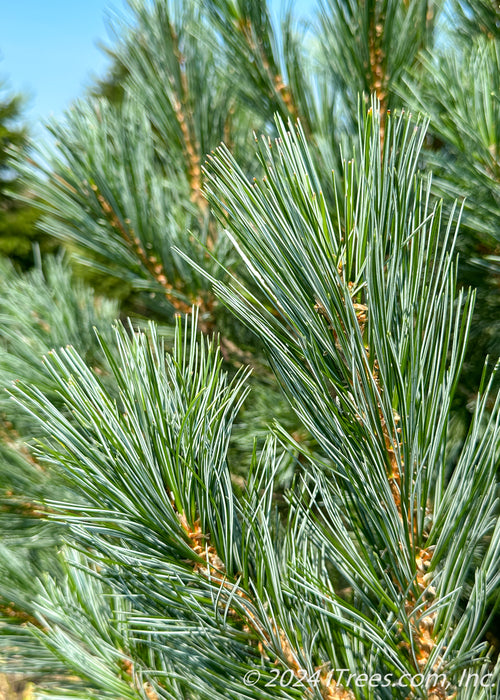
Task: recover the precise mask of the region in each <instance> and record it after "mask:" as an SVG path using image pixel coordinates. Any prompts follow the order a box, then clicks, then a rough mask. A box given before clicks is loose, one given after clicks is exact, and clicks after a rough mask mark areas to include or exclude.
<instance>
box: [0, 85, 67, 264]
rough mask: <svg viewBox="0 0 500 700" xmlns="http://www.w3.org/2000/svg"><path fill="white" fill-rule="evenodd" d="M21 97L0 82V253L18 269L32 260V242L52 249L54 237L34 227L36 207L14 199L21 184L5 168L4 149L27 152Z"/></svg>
mask: <svg viewBox="0 0 500 700" xmlns="http://www.w3.org/2000/svg"><path fill="white" fill-rule="evenodd" d="M24 105H25V98H24V97H23V96H22V95H20V94H14V93H12V92H10V91H9V90H8V88H7V87H6V85H5V83H3V84H2V83H0V255H2V256H7V257H9V258H10V259H11V260H12V261H13V262H15V263H16V265H18V266H19V267H20V268H21V269H28V268H29V267H31V266H32V265H33V263H34V259H33V244H34V243H37V244H38V246H39V247H40V248H41V250H42V251H43V252H44V253H45V252H49V251H51V250H54V248H55V246H56V244H55V242H54V240H53V239H52V238H51V237H50V236H48V235H45V234H43V233H41V232H40V231H38V230H37V228H36V222H37V220H38V217H39V212H38V208H37V207H34V206H31V205H30V202H29V197H30V196H31V195H29V194H28V195H27V196H28V201H20V199H19V198H18V197H19V196H20V195H22V194H23V193H25V187H24V186H23V185H22V184H21V182H20V180H19V179H18V178H17V177H16V173H15V171H14V170H12V168H11V167H9V163H8V160H9V154H8V151H9V149H10V148H12V147H17V148H18V149H21V151H23V152H24V153H25V154H26V153H27V147H28V141H29V135H28V130H27V128H26V126H24V125H23V123H22V121H23V108H24Z"/></svg>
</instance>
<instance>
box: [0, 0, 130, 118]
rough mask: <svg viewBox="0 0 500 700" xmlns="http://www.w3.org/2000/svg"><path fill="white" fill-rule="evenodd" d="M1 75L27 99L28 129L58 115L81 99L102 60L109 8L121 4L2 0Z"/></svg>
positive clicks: (100, 70) (78, 0)
mask: <svg viewBox="0 0 500 700" xmlns="http://www.w3.org/2000/svg"><path fill="white" fill-rule="evenodd" d="M0 4H1V5H2V7H1V10H0V56H1V58H2V60H0V75H1V77H2V78H6V79H7V80H8V84H9V87H10V88H11V89H12V90H15V91H22V92H25V93H27V94H28V95H29V96H30V98H31V99H30V101H29V108H28V109H27V111H26V116H27V117H29V120H30V122H32V123H33V124H34V123H35V122H37V121H38V120H39V119H40V118H42V119H43V118H47V117H49V116H50V115H51V114H55V115H58V114H60V113H61V112H62V111H63V110H64V108H65V107H66V106H67V105H68V103H69V102H70V101H71V100H72V99H74V98H75V97H77V96H78V95H80V94H81V93H82V91H83V89H84V87H85V85H87V84H89V82H90V81H91V78H92V76H93V75H96V74H101V73H103V72H104V70H105V67H106V64H107V60H106V57H105V56H104V54H103V52H102V51H100V50H99V49H98V47H97V43H98V41H99V40H101V41H105V40H106V39H107V38H108V37H109V32H108V31H107V30H106V27H107V21H106V17H107V16H108V17H109V11H108V12H107V11H106V10H107V8H110V7H111V6H113V7H115V8H117V9H119V8H122V9H123V7H124V5H123V3H122V0H113V4H111V3H110V2H109V0H85V2H82V1H81V0H46V1H45V2H40V0H17V2H9V0H2V2H1V3H0Z"/></svg>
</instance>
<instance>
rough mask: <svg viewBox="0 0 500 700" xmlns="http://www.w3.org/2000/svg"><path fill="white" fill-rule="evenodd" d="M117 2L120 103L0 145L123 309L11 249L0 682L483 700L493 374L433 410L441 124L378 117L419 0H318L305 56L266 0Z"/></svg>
mask: <svg viewBox="0 0 500 700" xmlns="http://www.w3.org/2000/svg"><path fill="white" fill-rule="evenodd" d="M480 4H481V7H482V8H483V9H482V10H481V12H482V14H484V17H485V19H484V22H485V26H486V24H488V23H489V24H488V26H489V28H490V30H491V31H492V29H491V28H492V26H493V25H492V23H493V24H494V22H493V20H492V19H491V13H490V12H488V11H487V10H488V8H487V7H486V3H480ZM469 5H471V3H467V4H466V3H460V6H459V7H458V6H457V8H456V14H455V21H456V22H461V23H462V25H461V26H463V27H465V26H466V24H467V21H468V20H469V19H470V16H471V11H470V8H469ZM131 6H132V9H133V12H134V13H135V14H134V22H133V23H131V24H129V25H126V26H123V27H122V30H121V35H120V40H119V42H118V44H117V47H116V51H115V54H114V55H115V58H116V66H115V70H116V73H117V74H120V75H122V76H123V81H124V84H123V91H122V92H121V93H120V100H119V101H118V102H117V103H112V102H110V101H108V100H106V99H103V98H101V99H97V100H96V99H95V98H89V99H86V100H82V101H81V102H79V103H78V104H77V105H76V106H75V107H74V108H73V110H72V111H71V112H70V113H69V114H68V115H67V117H66V119H65V121H63V122H61V123H53V124H52V126H51V130H52V133H53V135H54V136H56V137H57V139H58V146H57V148H56V149H55V150H54V149H52V150H51V151H47V152H44V153H42V157H41V158H38V160H37V158H35V159H34V160H31V161H30V162H26V161H25V160H24V159H23V157H22V155H18V156H16V155H15V154H13V155H12V157H13V163H16V167H17V168H18V169H19V171H20V172H21V173H22V176H23V178H24V182H25V183H26V184H27V185H29V187H30V188H31V194H30V196H33V197H35V198H36V201H37V202H38V206H39V208H40V210H41V211H42V212H43V216H42V219H41V225H42V227H43V229H44V230H45V231H46V232H47V233H50V234H52V235H54V236H55V237H57V238H58V239H59V240H61V241H63V242H64V243H65V244H66V245H67V246H68V248H69V250H70V251H71V252H72V253H73V259H75V257H76V258H77V260H78V261H79V262H80V263H81V262H84V263H85V264H86V265H87V266H88V267H89V268H90V269H92V270H93V271H94V272H98V273H99V274H101V275H106V276H113V277H114V278H115V280H118V282H119V284H123V285H127V289H128V290H130V292H131V296H129V297H128V302H127V304H128V305H127V306H126V307H120V304H119V303H118V301H109V300H106V299H103V298H101V297H100V296H99V295H96V294H95V293H94V292H93V290H92V289H91V288H89V287H88V286H87V285H86V284H84V283H83V282H82V281H81V280H77V279H75V273H74V270H73V269H72V268H71V266H70V263H69V261H68V257H67V256H66V257H64V256H62V257H59V258H55V259H48V260H43V261H39V262H38V264H37V266H36V268H35V269H34V270H32V271H31V272H30V273H29V274H27V275H26V274H20V273H19V272H17V271H16V270H15V268H14V267H13V266H10V265H8V264H7V263H5V264H4V263H2V277H3V280H2V283H1V295H0V320H1V322H2V332H1V337H0V341H1V343H2V349H3V352H2V356H1V358H0V380H1V383H2V385H3V386H5V387H7V391H6V392H4V396H3V397H1V398H0V419H1V420H0V429H1V437H2V443H1V446H0V474H1V475H2V482H1V488H0V530H1V533H2V540H1V543H0V672H2V673H4V674H6V676H5V677H6V678H16V679H17V678H19V677H21V678H22V680H23V683H24V685H25V688H24V692H25V697H32V698H37V699H38V698H40V700H41V699H42V698H45V699H46V700H50V699H51V700H63V699H67V698H75V699H76V698H79V699H81V700H98V699H99V700H100V699H101V698H102V699H109V700H160V699H165V700H167V699H172V698H173V699H175V700H177V699H183V700H202V699H204V698H211V699H213V698H220V700H223V699H227V698H234V700H240V699H243V698H246V699H247V700H250V699H252V698H259V699H265V698H275V697H278V698H290V699H293V698H297V699H299V698H300V699H304V700H309V699H311V700H313V699H317V700H322V699H330V700H334V699H337V698H339V699H340V698H342V699H345V698H348V699H350V698H352V699H356V700H364V699H365V698H369V699H370V700H372V699H373V700H384V699H385V698H387V699H389V698H401V699H407V698H408V699H417V698H422V699H424V698H425V699H427V700H445V699H449V700H451V698H457V699H460V700H469V699H470V700H475V699H476V698H478V699H480V700H487V699H490V698H495V697H498V693H499V690H498V688H499V684H500V661H499V656H498V652H499V642H498V639H497V638H496V631H495V625H496V624H497V621H498V618H497V607H498V601H499V587H500V521H499V518H498V476H497V472H498V466H499V459H500V394H499V393H498V391H497V390H496V388H495V384H496V383H498V369H497V367H496V366H494V363H493V364H492V363H491V361H486V359H483V360H482V374H481V378H480V381H479V386H478V387H476V393H475V395H474V401H473V402H470V403H469V408H470V416H469V420H468V424H467V425H466V426H465V429H464V426H463V425H462V424H460V426H459V427H458V428H457V419H456V412H455V403H456V400H457V395H458V392H459V387H460V386H461V385H462V384H463V382H464V377H465V375H466V372H467V363H466V358H467V352H468V343H469V342H470V337H471V331H472V330H473V329H474V327H475V326H474V324H475V323H477V321H476V316H475V315H474V313H475V311H474V304H475V299H476V294H475V291H474V290H472V289H469V288H464V287H463V285H461V284H459V280H460V275H461V274H463V273H462V272H461V268H460V267H459V259H458V256H457V252H456V251H457V246H458V245H459V244H460V241H461V237H460V235H461V234H460V227H459V222H460V217H461V215H462V213H463V215H464V218H465V230H466V231H468V230H471V228H472V227H473V223H474V218H473V215H472V213H471V206H470V205H465V208H462V207H461V206H460V205H458V206H457V205H456V204H454V203H453V200H452V199H449V200H445V201H444V203H443V202H441V201H440V200H438V199H437V197H436V192H441V193H444V194H446V193H449V192H450V191H451V192H454V193H456V194H459V192H458V191H457V188H459V186H460V182H461V180H460V177H459V175H460V173H459V170H458V169H457V167H455V164H456V160H455V157H456V153H455V155H453V153H454V152H453V139H455V140H456V141H457V140H458V134H459V133H461V132H460V129H459V127H457V128H456V129H452V128H451V127H450V125H446V123H445V120H444V118H443V119H442V120H441V121H439V119H438V117H437V116H436V113H434V114H433V113H432V111H431V114H430V117H429V118H424V117H419V116H412V114H411V113H410V112H409V111H408V110H405V109H397V103H398V99H402V98H401V95H403V94H404V93H405V91H408V89H409V86H411V85H415V81H416V79H417V77H418V75H419V72H420V73H422V72H424V73H425V71H428V72H430V70H431V68H430V65H431V62H432V60H435V57H436V54H435V53H433V52H435V51H440V50H441V49H440V48H438V49H436V48H435V44H434V38H433V37H434V32H435V30H436V26H438V25H437V21H438V18H439V17H438V15H439V5H438V4H437V3H434V2H433V3H427V2H422V1H421V0H411V1H410V2H407V3H406V2H405V3H390V2H380V3H378V2H366V3H356V2H349V3H340V2H336V1H334V0H329V2H328V3H325V5H324V6H323V8H322V10H321V13H322V14H321V18H322V19H321V22H320V23H319V27H320V28H321V31H320V35H319V37H320V40H319V41H318V42H316V43H315V45H314V50H311V53H310V55H308V54H307V51H306V49H305V46H306V42H305V37H306V36H307V29H300V28H299V27H298V25H297V24H296V23H295V21H294V18H293V16H292V15H291V14H290V13H289V14H288V15H287V17H286V19H285V21H284V23H283V26H282V27H281V29H282V32H281V34H280V33H279V31H278V30H277V29H276V27H275V26H274V25H273V22H272V20H271V13H270V10H269V8H268V7H267V5H266V4H265V3H264V2H263V1H262V2H261V0H255V2H249V3H247V2H243V1H241V2H240V0H234V2H225V1H224V2H222V1H221V2H219V1H218V0H213V2H212V1H211V2H209V3H208V4H206V5H205V6H201V5H200V4H198V3H194V2H191V1H187V2H183V3H172V4H170V3H168V2H166V1H165V0H155V2H153V3H151V4H147V3H140V2H138V1H135V0H134V2H133V3H131ZM459 10H460V11H459ZM478 11H479V10H478ZM334 28H335V29H334ZM405 28H406V29H405ZM403 30H405V37H404V41H402V42H401V43H398V41H397V39H396V34H397V33H398V32H399V33H401V32H402V31H403ZM335 31H339V32H340V33H341V35H342V36H343V38H344V43H343V44H342V45H341V44H340V43H337V44H336V45H335V51H333V50H332V51H330V49H329V48H328V47H330V48H331V47H332V42H333V36H334V32H335ZM481 31H482V30H481ZM484 34H486V32H484ZM478 41H483V42H486V41H494V39H492V38H491V36H490V37H489V38H488V37H486V36H483V37H479V38H478ZM342 46H343V47H344V49H342ZM359 47H362V48H363V51H360V53H359V55H356V53H357V51H358V48H359ZM342 50H343V51H344V53H343V54H342V55H341V53H342ZM471 51H474V49H471ZM485 51H486V50H485ZM488 51H491V46H490V47H489V49H488ZM363 52H365V54H366V55H365V54H364V53H363ZM364 55H365V59H366V60H365V64H366V65H365V64H360V63H359V61H360V60H361V62H362V60H363V56H364ZM495 55H496V54H494V53H488V52H486V53H484V54H483V53H481V56H480V57H478V58H477V60H478V61H479V63H481V61H482V60H485V61H486V60H490V59H492V57H494V56H495ZM432 56H434V59H433V58H432ZM478 56H479V55H478ZM327 57H328V60H326V58H327ZM442 60H443V61H444V59H442ZM405 61H406V63H405ZM403 64H404V65H403ZM306 70H307V71H308V72H304V71H306ZM347 70H350V71H352V72H353V76H355V77H356V80H354V78H353V82H352V85H351V86H350V87H349V88H348V86H347V84H346V82H345V78H346V75H347ZM356 70H357V71H358V73H356ZM309 71H310V75H311V80H310V81H309V80H306V79H305V77H304V76H306V75H309ZM358 78H359V80H358ZM436 80H437V78H436ZM362 90H367V91H372V92H373V93H374V94H373V95H372V97H371V98H368V97H367V96H366V95H365V96H363V95H362V94H359V95H358V91H362ZM426 91H428V92H429V94H430V95H434V98H435V100H436V102H437V101H438V100H439V99H441V98H443V99H444V96H443V95H444V93H443V92H441V93H440V94H439V95H438V94H437V92H435V88H433V87H432V81H431V76H430V75H427V78H426V80H425V81H424V82H422V85H421V92H419V93H418V94H417V91H416V89H415V91H413V92H412V94H411V95H409V94H407V99H408V101H410V100H421V101H422V104H427V103H428V104H431V100H430V98H429V99H428V100H427V98H426V97H425V94H426ZM490 97H491V95H490ZM463 99H464V101H465V102H466V98H465V97H464V98H463ZM484 99H486V100H488V99H489V98H488V97H487V96H485V98H484ZM474 104H475V105H476V106H477V105H478V104H479V97H478V100H477V102H475V103H474ZM458 106H459V103H458V102H457V110H458ZM436 110H438V107H436ZM475 117H476V118H477V119H479V108H478V109H477V111H476V112H475ZM486 122H487V124H489V125H490V126H491V125H492V124H493V123H494V122H495V116H494V112H491V113H489V116H488V120H486ZM440 125H442V128H441V131H440ZM252 126H254V127H257V129H258V131H259V132H260V133H257V134H256V135H254V139H253V141H252V138H251V137H250V138H249V133H250V131H251V127H252ZM462 126H463V123H462ZM490 131H491V130H490ZM463 133H465V131H464V132H463ZM439 134H441V138H443V139H444V138H448V145H447V146H446V148H448V149H449V150H450V152H451V153H452V163H453V168H451V170H450V177H449V179H448V180H446V178H445V174H444V173H443V172H442V171H440V172H439V177H438V183H437V188H436V187H435V185H434V183H433V180H432V177H431V175H430V173H429V171H428V170H422V167H423V166H424V167H426V166H427V164H428V163H429V162H433V163H435V164H436V167H438V168H440V164H442V163H444V162H445V155H446V154H445V149H443V150H442V151H439V152H438V147H437V145H436V144H437V139H438V136H439ZM490 135H491V133H490ZM481 139H482V141H483V145H484V143H485V132H484V131H482V132H481ZM481 139H480V140H481ZM221 141H223V142H224V143H222V144H220V142H221ZM340 143H342V148H338V146H339V145H340ZM457 143H458V141H457ZM457 143H455V146H456V147H457V148H458V146H457ZM217 144H219V145H217ZM212 149H213V150H212ZM486 150H488V149H486ZM486 150H485V149H484V148H483V149H482V150H481V151H477V152H474V153H472V152H471V153H470V154H469V160H468V161H467V168H468V171H467V172H469V173H473V172H475V170H478V171H481V177H479V178H477V179H476V180H475V183H476V185H477V188H476V189H474V186H473V185H471V186H470V187H469V189H470V190H471V191H472V192H473V193H474V192H475V193H476V194H477V193H479V192H480V191H482V192H484V191H485V189H488V188H489V191H492V192H493V191H495V187H496V186H497V185H498V178H496V174H495V172H494V171H493V170H490V171H488V173H486V174H485V172H483V170H481V166H480V162H483V161H484V158H487V156H486ZM488 153H490V150H488ZM481 159H483V160H481ZM37 163H38V165H37ZM203 163H204V165H203ZM332 168H334V170H333V172H332ZM471 178H472V175H471ZM495 178H496V179H495ZM446 183H448V184H446ZM454 188H455V189H454ZM479 196H480V195H479V194H478V197H479ZM485 206H486V205H485ZM495 221H496V219H495V208H494V206H493V205H491V206H490V207H489V208H488V217H485V218H484V219H483V225H484V229H481V230H478V232H477V233H478V236H482V235H484V236H489V240H490V241H491V240H494V239H495V236H496V235H497V234H496V232H495V228H494V227H495ZM481 240H483V239H481ZM491 250H492V248H489V249H488V251H489V252H491ZM493 257H494V256H493ZM493 257H492V256H490V257H489V258H488V259H487V260H486V261H484V260H483V263H484V265H485V266H487V269H488V274H490V275H494V274H495V272H494V260H493ZM483 269H484V268H483ZM127 316H128V318H127ZM264 425H265V426H266V429H265V430H264V428H263V426H264ZM461 430H462V431H463V432H461ZM0 693H1V686H0ZM11 697H13V695H11Z"/></svg>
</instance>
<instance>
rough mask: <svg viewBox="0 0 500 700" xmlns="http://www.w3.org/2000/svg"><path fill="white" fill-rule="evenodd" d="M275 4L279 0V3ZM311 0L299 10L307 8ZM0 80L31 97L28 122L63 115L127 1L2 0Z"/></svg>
mask: <svg viewBox="0 0 500 700" xmlns="http://www.w3.org/2000/svg"><path fill="white" fill-rule="evenodd" d="M275 4H276V6H278V5H280V4H281V2H280V0H275ZM308 4H310V3H309V2H308V0H298V2H297V6H298V7H300V8H307V6H308ZM0 6H1V7H0V57H1V60H0V77H1V78H5V79H7V81H8V85H9V87H10V88H11V89H12V90H14V91H22V92H24V93H27V94H28V95H29V97H30V100H29V103H28V109H27V110H26V112H25V115H26V117H27V118H28V121H29V123H30V124H31V125H32V126H33V127H35V131H38V130H39V127H38V126H37V125H38V124H39V123H40V121H41V120H43V119H46V118H48V117H50V116H51V115H52V114H53V115H55V116H58V115H60V114H61V113H62V112H63V111H64V109H65V108H66V107H67V106H68V105H69V103H70V102H71V101H72V100H73V99H75V98H76V97H78V96H79V95H81V94H82V92H83V91H84V89H85V86H86V85H88V84H89V83H90V82H91V81H92V77H94V76H96V75H102V74H103V73H104V72H105V69H106V66H107V59H106V57H105V55H104V53H103V52H102V51H100V50H99V48H98V43H99V42H104V43H109V41H110V40H111V39H110V32H109V24H110V18H112V16H113V13H115V12H117V11H118V12H123V10H124V8H125V7H126V4H125V1H124V0H85V1H83V0H45V2H42V1H41V0H16V1H15V2H13V1H11V0H0Z"/></svg>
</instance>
